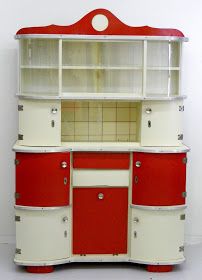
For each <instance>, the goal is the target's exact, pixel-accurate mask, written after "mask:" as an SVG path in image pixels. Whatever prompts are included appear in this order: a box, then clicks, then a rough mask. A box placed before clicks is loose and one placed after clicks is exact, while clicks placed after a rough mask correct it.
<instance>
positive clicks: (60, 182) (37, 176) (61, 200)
mask: <svg viewBox="0 0 202 280" xmlns="http://www.w3.org/2000/svg"><path fill="white" fill-rule="evenodd" d="M16 159H18V160H19V164H18V165H16V192H17V193H19V195H20V197H19V198H18V199H16V205H24V206H38V207H54V206H65V205H68V204H69V177H70V168H69V167H70V154H69V153H40V154H37V153H16ZM62 161H66V162H67V164H68V167H67V168H65V169H63V168H62V167H61V162H62ZM64 177H67V185H64Z"/></svg>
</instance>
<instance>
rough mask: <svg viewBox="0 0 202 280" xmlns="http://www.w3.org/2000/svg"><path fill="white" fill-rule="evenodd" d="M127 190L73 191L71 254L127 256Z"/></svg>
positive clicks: (76, 189)
mask: <svg viewBox="0 0 202 280" xmlns="http://www.w3.org/2000/svg"><path fill="white" fill-rule="evenodd" d="M127 227H128V189H127V188H124V187H123V188H122V187H121V188H116V187H115V188H83V187H82V188H74V190H73V254H126V253H127Z"/></svg>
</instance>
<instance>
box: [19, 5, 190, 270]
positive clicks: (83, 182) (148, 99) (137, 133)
mask: <svg viewBox="0 0 202 280" xmlns="http://www.w3.org/2000/svg"><path fill="white" fill-rule="evenodd" d="M16 38H17V39H18V40H19V43H20V44H19V46H20V47H19V63H20V65H19V67H20V75H19V77H20V78H19V79H20V81H19V91H18V98H19V102H18V113H19V132H18V140H17V142H16V144H15V145H14V147H13V150H14V151H15V152H16V156H15V164H16V190H15V211H16V214H15V221H16V253H15V263H16V264H18V265H23V266H26V267H27V270H28V271H29V272H51V271H52V270H53V266H54V265H57V264H62V263H68V262H78V261H80V262H86V261H102V262H103V261H106V262H107V261H109V262H116V261H128V262H134V263H142V264H146V265H147V268H148V270H149V271H170V270H171V269H172V265H174V264H179V263H181V262H183V261H184V259H185V258H184V221H185V208H186V163H187V155H186V154H187V152H188V150H189V149H188V148H187V147H186V146H185V145H184V144H183V130H182V124H181V119H182V115H183V111H184V105H183V98H184V96H183V95H181V92H180V72H181V57H182V44H183V42H184V41H186V40H187V39H186V38H185V37H184V35H183V34H182V33H181V32H180V31H179V30H175V29H158V28H151V27H148V26H146V27H129V26H127V25H125V24H124V23H122V22H121V21H119V19H118V18H116V17H115V16H114V15H113V14H112V13H111V12H109V11H107V10H104V9H98V10H94V11H92V12H90V13H89V14H87V15H86V16H84V17H83V18H82V19H81V20H80V21H78V22H77V23H75V24H73V25H70V26H56V25H51V26H46V27H32V28H23V29H21V30H19V31H18V32H17V34H16Z"/></svg>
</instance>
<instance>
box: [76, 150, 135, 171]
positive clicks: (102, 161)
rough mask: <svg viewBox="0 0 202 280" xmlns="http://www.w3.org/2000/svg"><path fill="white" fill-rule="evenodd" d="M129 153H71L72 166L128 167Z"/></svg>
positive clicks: (97, 167)
mask: <svg viewBox="0 0 202 280" xmlns="http://www.w3.org/2000/svg"><path fill="white" fill-rule="evenodd" d="M129 167H130V154H129V153H111V152H110V153H103V152H102V153H99V152H98V153H93V152H92V153H88V152H87V153H86V152H74V153H73V168H90V169H129Z"/></svg>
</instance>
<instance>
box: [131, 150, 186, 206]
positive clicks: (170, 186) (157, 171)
mask: <svg viewBox="0 0 202 280" xmlns="http://www.w3.org/2000/svg"><path fill="white" fill-rule="evenodd" d="M184 157H186V154H185V153H180V154H156V153H138V152H137V153H134V154H133V194H132V203H133V204H136V205H148V206H171V205H182V204H185V198H184V197H183V196H182V192H185V189H186V164H184V163H183V162H182V160H183V158H184ZM136 161H140V162H141V167H139V168H138V167H136V166H135V162H136ZM135 176H138V183H135V180H134V178H135Z"/></svg>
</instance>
